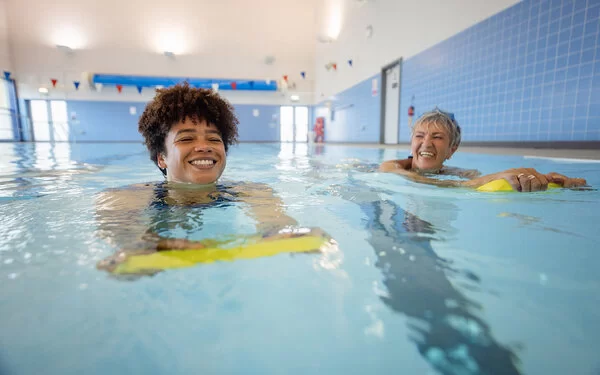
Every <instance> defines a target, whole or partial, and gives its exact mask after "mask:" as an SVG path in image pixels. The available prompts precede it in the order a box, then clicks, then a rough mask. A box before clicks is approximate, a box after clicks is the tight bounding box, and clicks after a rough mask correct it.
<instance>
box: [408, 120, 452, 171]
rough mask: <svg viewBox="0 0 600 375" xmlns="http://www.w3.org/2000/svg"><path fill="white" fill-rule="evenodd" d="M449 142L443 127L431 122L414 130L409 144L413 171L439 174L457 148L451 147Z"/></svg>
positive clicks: (446, 131) (422, 124)
mask: <svg viewBox="0 0 600 375" xmlns="http://www.w3.org/2000/svg"><path fill="white" fill-rule="evenodd" d="M450 142H451V139H450V135H449V134H448V130H447V129H446V128H445V127H444V126H441V125H438V124H435V123H431V122H425V123H421V124H419V125H418V126H417V127H416V128H415V129H414V132H413V135H412V139H411V143H410V149H411V151H412V155H413V160H412V167H413V169H417V170H419V171H422V172H431V173H437V172H439V171H440V169H441V168H442V166H443V164H444V162H445V161H446V160H447V159H450V157H451V156H452V154H454V152H455V151H456V149H457V146H454V147H451V146H450Z"/></svg>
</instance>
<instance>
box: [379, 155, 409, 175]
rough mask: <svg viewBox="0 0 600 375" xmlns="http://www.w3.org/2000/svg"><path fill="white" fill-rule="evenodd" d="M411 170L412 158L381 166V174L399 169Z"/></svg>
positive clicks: (385, 162) (384, 163) (389, 162)
mask: <svg viewBox="0 0 600 375" xmlns="http://www.w3.org/2000/svg"><path fill="white" fill-rule="evenodd" d="M411 168H412V158H407V159H399V160H388V161H384V162H383V163H381V165H380V166H379V171H380V172H393V171H395V170H398V169H401V170H405V171H409V170H410V169H411Z"/></svg>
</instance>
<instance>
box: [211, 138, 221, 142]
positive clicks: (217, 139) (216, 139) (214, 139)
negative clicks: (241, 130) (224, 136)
mask: <svg viewBox="0 0 600 375" xmlns="http://www.w3.org/2000/svg"><path fill="white" fill-rule="evenodd" d="M209 141H211V142H223V141H222V140H221V138H211V139H209Z"/></svg>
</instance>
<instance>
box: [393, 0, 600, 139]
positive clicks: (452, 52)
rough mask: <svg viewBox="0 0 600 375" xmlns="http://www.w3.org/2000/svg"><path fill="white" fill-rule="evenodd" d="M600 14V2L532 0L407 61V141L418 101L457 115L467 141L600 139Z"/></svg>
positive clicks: (403, 133)
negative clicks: (410, 110)
mask: <svg viewBox="0 0 600 375" xmlns="http://www.w3.org/2000/svg"><path fill="white" fill-rule="evenodd" d="M599 16H600V0H541V1H540V0H538V1H533V0H525V1H522V2H520V3H518V4H516V5H514V6H512V7H511V8H508V9H506V10H505V11H503V12H500V13H498V14H496V15H494V16H492V17H490V18H488V19H486V20H485V21H483V22H481V23H479V24H477V25H475V26H473V27H471V28H469V29H467V30H465V31H463V32H461V33H459V34H457V35H455V36H453V37H451V38H449V39H447V40H445V41H443V42H441V43H439V44H437V45H436V46H434V47H432V48H430V49H428V50H426V51H424V52H422V53H420V54H418V55H416V56H414V57H411V58H409V59H407V60H405V61H404V65H403V72H402V98H401V108H400V113H401V118H400V140H401V141H402V142H407V141H408V140H409V139H410V129H409V128H408V124H407V121H408V118H407V111H408V107H409V106H410V105H411V102H412V103H413V104H414V106H415V108H416V114H417V115H418V114H420V113H422V112H424V111H426V110H429V109H432V108H433V107H435V106H439V107H440V108H442V109H446V110H449V111H451V112H454V113H455V116H456V118H457V120H458V121H459V123H460V124H461V125H462V127H463V140H464V141H547V140H561V141H570V140H600V52H599V49H600V48H599V43H600V40H599V39H600V38H599V34H600V20H599ZM413 97H414V99H413Z"/></svg>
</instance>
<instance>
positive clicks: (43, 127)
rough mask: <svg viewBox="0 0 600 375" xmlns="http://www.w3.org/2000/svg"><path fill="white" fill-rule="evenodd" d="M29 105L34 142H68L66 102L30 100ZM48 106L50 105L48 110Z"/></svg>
mask: <svg viewBox="0 0 600 375" xmlns="http://www.w3.org/2000/svg"><path fill="white" fill-rule="evenodd" d="M29 104H30V106H29V107H30V110H31V121H32V123H33V137H34V140H36V141H41V142H44V141H45V142H48V141H59V142H60V141H65V142H66V141H68V140H69V121H68V117H67V102H65V101H64V100H51V101H48V100H32V101H30V102H29ZM48 104H50V107H49V108H48Z"/></svg>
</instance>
